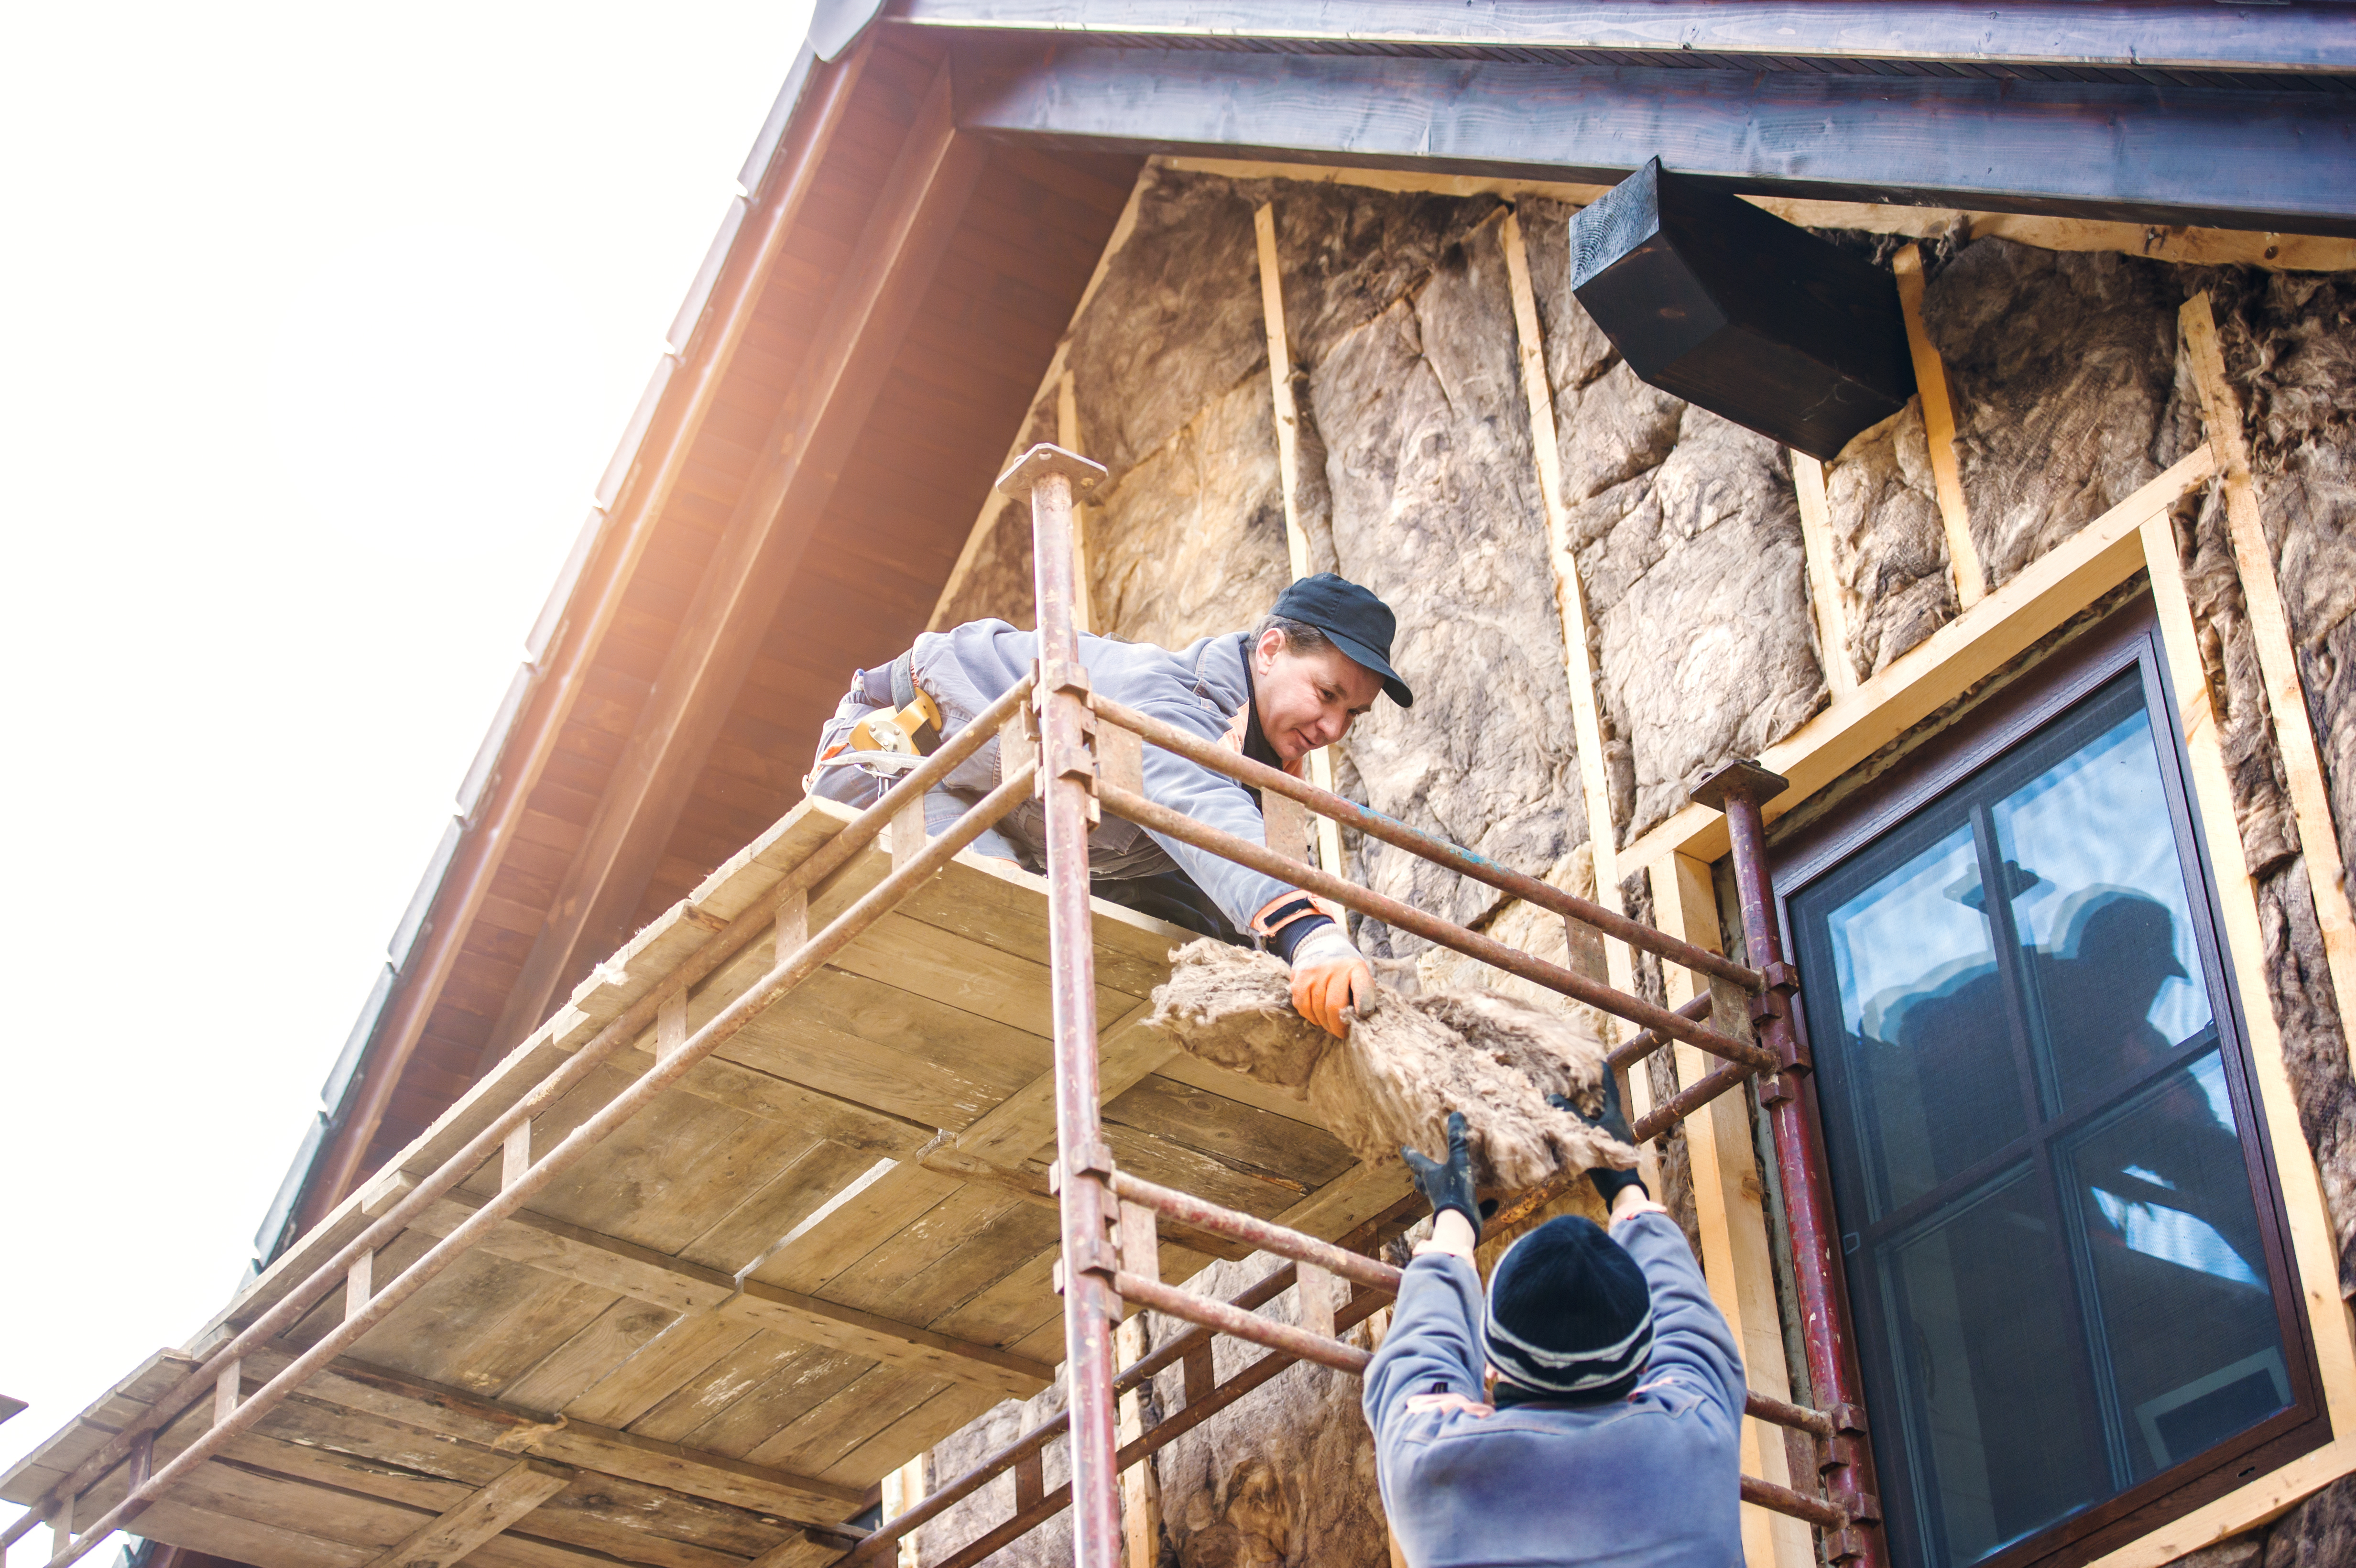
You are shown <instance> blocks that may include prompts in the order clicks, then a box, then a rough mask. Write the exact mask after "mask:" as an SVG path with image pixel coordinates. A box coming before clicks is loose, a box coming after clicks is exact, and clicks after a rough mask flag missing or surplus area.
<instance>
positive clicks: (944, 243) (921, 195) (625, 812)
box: [491, 63, 989, 1051]
mask: <svg viewBox="0 0 2356 1568" xmlns="http://www.w3.org/2000/svg"><path fill="white" fill-rule="evenodd" d="M988 157H989V154H988V151H987V149H986V148H985V147H983V146H982V144H980V143H978V142H976V141H974V140H973V139H972V138H970V137H966V136H962V135H959V134H958V131H957V128H956V125H955V123H954V122H953V120H952V118H951V115H950V102H949V71H948V65H947V64H946V63H944V64H943V65H941V66H940V67H939V68H938V69H937V70H936V71H935V73H934V79H933V81H932V85H931V87H930V89H929V90H928V91H927V92H926V96H925V99H924V101H923V103H922V105H921V106H920V107H919V109H918V110H917V112H916V123H915V124H914V126H913V127H912V128H911V129H910V131H909V133H908V135H907V137H906V139H905V141H904V142H903V143H902V144H901V148H900V153H899V156H898V158H897V160H896V162H895V163H894V166H893V169H892V173H891V175H890V176H889V177H888V179H887V180H886V182H885V184H884V187H883V191H882V193H881V194H880V195H879V196H878V197H877V200H876V204H875V207H874V208H873V212H872V213H871V215H870V217H869V218H868V220H867V222H866V224H865V225H864V227H863V228H862V230H861V233H860V238H859V241H858V244H857V246H856V247H855V248H854V249H853V251H852V252H851V258H850V260H849V261H848V262H847V263H846V264H845V266H844V269H843V272H842V276H841V282H840V283H838V284H837V286H836V288H835V291H834V293H833V296H832V298H831V299H830V301H829V303H828V304H827V307H826V310H825V313H824V315H823V317H822V325H821V326H820V328H819V335H818V336H817V337H816V338H815V339H814V340H813V341H812V342H811V344H810V346H809V350H808V351H807V353H806V354H805V355H804V357H803V359H802V362H801V365H800V367H799V368H798V370H797V371H796V373H795V376H794V378H793V380H792V382H791V384H790V389H789V390H788V392H787V398H786V400H785V402H784V405H783V406H782V407H781V408H780V409H779V410H778V412H777V414H776V419H775V420H774V421H773V422H772V424H771V426H770V429H769V432H768V437H767V439H766V441H765V442H764V443H763V444H762V448H761V455H760V458H759V461H758V462H757V464H755V468H754V470H753V473H752V475H751V476H750V477H749V478H748V479H747V480H746V481H745V485H744V490H743V491H742V493H741V494H740V495H739V496H738V497H737V501H736V504H735V506H734V508H733V509H732V510H731V512H730V515H729V518H728V521H727V524H726V526H725V528H723V532H722V534H721V539H720V542H719V545H718V547H717V548H716V549H714V550H713V552H712V560H711V562H710V564H709V565H708V566H707V567H706V568H705V570H704V572H703V576H702V579H701V582H700V583H699V585H698V587H697V590H696V594H695V598H694V600H693V601H692V602H691V604H690V605H689V607H688V611H687V615H686V618H685V620H684V623H683V624H682V625H681V627H680V633H679V635H678V637H677V638H676V640H675V641H674V642H673V643H672V645H671V648H670V651H669V655H668V656H666V658H665V659H664V662H663V666H662V670H661V673H660V674H659V675H658V676H657V677H656V679H655V684H654V688H653V691H652V692H651V694H650V695H649V697H648V704H647V709H646V710H645V711H644V712H642V713H641V714H640V715H639V718H638V720H637V725H636V726H635V728H634V729H633V731H632V732H631V734H630V738H629V740H628V741H627V743H626V746H625V748H624V750H623V753H622V757H621V760H620V761H619V763H616V767H615V770H614V775H613V778H612V780H611V781H610V782H609V783H608V784H607V785H606V788H605V794H604V795H603V796H602V797H601V798H600V800H599V801H598V804H597V808H596V814H595V815H594V816H593V817H592V818H591V819H590V823H589V827H588V830H587V832H586V834H585V835H584V841H583V843H582V846H581V848H580V849H579V850H578V851H577V852H576V853H575V854H574V856H573V860H572V864H571V866H570V868H569V869H568V870H567V872H566V875H565V880H564V882H563V884H562V887H561V888H560V890H559V891H558V894H557V898H556V901H555V903H554V905H553V907H552V909H551V910H550V912H549V917H548V920H547V922H546V923H544V924H543V925H542V927H541V933H540V935H539V937H538V939H537V940H536V941H535V942H534V943H533V944H532V948H531V952H530V956H528V957H527V958H526V959H525V961H524V965H523V970H522V973H521V974H520V975H519V976H518V978H517V980H516V983H515V985H514V987H513V988H512V989H511V990H510V991H509V995H508V1000H507V1005H506V1008H505V1009H504V1011H503V1012H502V1013H501V1015H500V1018H499V1021H498V1026H497V1027H496V1028H495V1029H493V1031H492V1036H491V1048H492V1049H493V1050H494V1051H498V1050H503V1049H504V1048H505V1047H506V1046H508V1045H509V1044H511V1043H512V1042H514V1041H515V1040H519V1039H521V1038H522V1037H523V1036H524V1035H525V1034H527V1033H529V1032H530V1029H531V1028H532V1027H533V1026H534V1025H535V1024H537V1023H538V1022H539V1021H540V1020H541V1019H542V1018H543V1017H545V1016H546V1015H547V1013H548V1010H549V1008H550V1007H551V1006H552V1004H553V1002H554V1000H555V999H556V997H557V996H558V993H559V991H560V989H561V987H563V986H564V985H565V984H566V983H567V982H568V981H569V980H570V979H571V978H572V977H573V976H575V975H577V974H579V973H580V972H582V971H583V970H584V969H585V968H586V967H587V965H589V964H590V963H592V962H594V958H595V955H598V954H600V953H603V952H605V950H606V949H608V948H609V947H611V946H612V945H613V944H615V943H616V942H617V941H619V940H620V939H621V938H622V937H624V936H626V934H627V933H628V929H629V925H630V923H631V921H632V919H633V916H634V914H635V912H636V911H637V906H638V903H639V901H640V900H641V899H642V898H643V897H644V895H645V892H646V889H647V884H648V881H649V880H651V878H652V877H653V875H654V872H655V869H656V868H657V866H658V865H659V863H660V860H661V858H662V854H663V850H664V847H665V845H666V844H667V843H668V842H669V838H670V836H671V832H672V830H673V828H674V827H676V826H677V824H678V821H679V816H680V812H681V811H682V810H684V809H685V807H686V805H687V803H688V801H689V799H690V798H691V795H692V794H693V792H694V788H695V782H696V779H697V776H698V774H699V773H700V771H701V766H702V763H703V760H704V758H705V756H706V755H707V754H708V753H709V752H710V750H711V747H712V741H713V739H714V738H715V737H716V736H717V734H718V733H719V731H720V726H721V725H722V723H723V721H724V720H725V719H726V718H727V714H728V710H729V708H730V706H731V704H732V703H734V700H735V697H736V694H737V691H738V689H739V688H741V687H742V686H743V684H744V676H745V673H746V672H747V671H748V670H749V669H750V668H751V666H752V663H753V661H754V659H755V657H756V656H758V655H759V652H760V648H761V643H762V639H763V637H764V636H765V635H766V633H767V631H768V628H769V624H770V623H771V621H772V620H773V619H774V618H775V616H776V607H777V604H778V602H779V601H780V599H781V598H782V597H783V596H784V593H785V591H786V587H787V583H788V581H790V580H791V578H792V576H793V573H794V571H795V569H796V568H797V567H798V566H799V564H800V562H801V558H802V552H803V550H804V549H806V548H807V546H808V544H809V539H810V536H811V534H812V533H813V532H814V531H815V529H816V528H817V526H818V522H819V517H820V515H821V514H822V513H823V512H824V511H825V509H826V506H827V503H828V502H829V500H830V498H831V497H832V496H833V493H834V486H835V482H836V481H837V479H838V478H840V476H841V471H842V468H843V464H844V463H845V461H846V460H847V458H848V456H849V454H850V452H851V443H853V442H854V441H855V440H856V438H857V436H858V434H859V432H860V430H861V429H862V427H863V426H864V424H865V423H866V421H867V416H868V413H869V411H871V410H872V409H873V406H874V403H875V400H876V397H877V395H878V394H879V393H880V392H881V391H882V389H883V382H884V379H885V378H886V377H887V375H888V374H889V372H890V367H891V361H892V358H893V357H894V354H896V353H897V351H898V349H899V346H900V343H901V341H902V339H903V338H904V337H905V334H906V332H907V328H908V325H909V323H910V321H911V320H912V319H913V318H914V316H915V315H916V309H917V307H918V305H919V304H921V303H922V300H923V298H924V294H925V291H926V288H927V287H928V286H929V285H930V283H931V282H932V279H933V275H934V272H936V270H937V267H938V265H939V262H940V259H941V256H942V255H943V253H944V252H945V251H947V250H948V242H949V239H950V237H951V235H952V234H953V232H954V231H955V229H956V227H957V223H958V219H959V217H960V216H961V215H962V214H963V212H964V210H965V206H966V202H967V200H968V199H969V197H970V196H971V195H972V192H973V188H974V186H975V183H976V182H977V181H978V180H979V179H980V175H981V171H982V167H983V165H984V164H985V163H986V162H987V161H988Z"/></svg>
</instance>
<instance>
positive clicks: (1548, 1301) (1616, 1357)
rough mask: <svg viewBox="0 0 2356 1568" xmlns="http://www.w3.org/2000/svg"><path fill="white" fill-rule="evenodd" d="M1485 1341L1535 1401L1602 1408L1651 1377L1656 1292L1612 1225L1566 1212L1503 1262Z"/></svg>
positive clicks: (1493, 1284) (1508, 1378) (1505, 1373)
mask: <svg viewBox="0 0 2356 1568" xmlns="http://www.w3.org/2000/svg"><path fill="white" fill-rule="evenodd" d="M1481 1339H1482V1346H1483V1349H1485V1350H1486V1351H1487V1352H1488V1356H1489V1360H1490V1362H1491V1364H1492V1365H1494V1367H1495V1368H1496V1369H1497V1371H1498V1374H1499V1376H1500V1377H1501V1378H1502V1379H1503V1380H1504V1381H1505V1382H1510V1383H1512V1384H1514V1385H1515V1386H1516V1387H1517V1388H1518V1389H1520V1390H1524V1391H1526V1392H1527V1394H1528V1395H1535V1396H1536V1397H1537V1398H1539V1399H1558V1400H1569V1401H1574V1402H1576V1403H1581V1404H1600V1403H1604V1402H1606V1401H1609V1400H1615V1399H1620V1398H1622V1397H1623V1396H1625V1395H1626V1394H1627V1393H1628V1392H1629V1391H1631V1390H1632V1389H1633V1388H1634V1387H1635V1386H1636V1381H1637V1380H1638V1379H1639V1378H1641V1377H1642V1376H1644V1363H1645V1361H1646V1360H1648V1359H1650V1357H1651V1356H1652V1353H1653V1293H1652V1292H1651V1291H1650V1290H1649V1289H1647V1288H1646V1287H1645V1285H1644V1271H1643V1270H1641V1269H1639V1268H1638V1267H1637V1266H1636V1260H1635V1259H1633V1258H1632V1257H1630V1256H1629V1255H1628V1254H1627V1253H1625V1252H1623V1251H1622V1250H1621V1246H1620V1243H1617V1242H1615V1241H1613V1240H1612V1238H1611V1237H1610V1236H1608V1235H1606V1234H1604V1232H1603V1230H1602V1227H1601V1226H1599V1225H1597V1224H1596V1223H1595V1221H1592V1220H1583V1219H1581V1218H1580V1217H1579V1216H1578V1215H1576V1214H1564V1215H1561V1216H1558V1218H1555V1219H1552V1220H1548V1221H1547V1222H1546V1223H1545V1224H1543V1225H1540V1226H1539V1227H1538V1228H1537V1230H1535V1231H1532V1232H1530V1233H1529V1234H1528V1235H1526V1236H1524V1237H1523V1238H1522V1239H1521V1240H1520V1241H1517V1242H1515V1243H1514V1244H1513V1245H1512V1246H1510V1247H1508V1248H1506V1249H1505V1256H1504V1257H1502V1258H1500V1259H1498V1260H1497V1266H1496V1267H1495V1268H1494V1270H1492V1271H1491V1272H1490V1275H1489V1310H1488V1313H1487V1316H1486V1321H1485V1322H1484V1323H1483V1326H1482V1330H1481ZM1500 1387H1501V1391H1502V1389H1503V1384H1502V1383H1501V1385H1500Z"/></svg>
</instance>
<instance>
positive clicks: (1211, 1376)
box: [1178, 1343, 1219, 1404]
mask: <svg viewBox="0 0 2356 1568" xmlns="http://www.w3.org/2000/svg"><path fill="white" fill-rule="evenodd" d="M1178 1364H1179V1366H1180V1368H1181V1369H1182V1370H1183V1372H1184V1374H1185V1399H1186V1403H1188V1404H1195V1403H1200V1402H1201V1401H1203V1400H1206V1399H1208V1398H1210V1397H1211V1391H1212V1390H1213V1389H1215V1388H1216V1387H1217V1386H1218V1381H1219V1380H1218V1378H1217V1376H1216V1375H1215V1373H1214V1372H1213V1371H1212V1368H1211V1347H1210V1346H1209V1345H1208V1344H1207V1343H1206V1344H1205V1345H1203V1346H1202V1347H1201V1348H1200V1349H1193V1350H1189V1351H1187V1352H1186V1354H1185V1355H1184V1356H1183V1357H1181V1358H1180V1359H1179V1362H1178Z"/></svg>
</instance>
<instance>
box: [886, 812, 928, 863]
mask: <svg viewBox="0 0 2356 1568" xmlns="http://www.w3.org/2000/svg"><path fill="white" fill-rule="evenodd" d="M883 837H884V841H885V843H886V844H887V845H889V846H890V848H891V851H892V865H893V868H894V869H895V870H896V869H898V868H900V867H902V866H905V865H906V864H907V863H908V862H909V861H911V860H913V859H916V857H917V856H919V855H921V854H923V853H924V852H925V800H924V796H922V795H918V796H917V797H916V799H915V800H912V801H910V802H909V803H908V804H907V805H904V806H902V807H901V808H900V809H899V810H898V811H895V812H894V813H893V814H892V821H891V825H890V826H889V827H885V828H884V829H883Z"/></svg>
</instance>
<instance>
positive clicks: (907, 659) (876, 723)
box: [803, 653, 941, 787]
mask: <svg viewBox="0 0 2356 1568" xmlns="http://www.w3.org/2000/svg"><path fill="white" fill-rule="evenodd" d="M915 657H916V656H915V655H914V654H913V653H905V654H902V655H901V656H899V657H898V658H896V659H894V660H893V661H892V662H891V664H890V665H888V666H886V667H884V668H883V669H862V670H861V671H860V672H859V674H858V676H857V677H855V678H854V679H853V680H852V682H851V695H852V696H854V697H856V698H858V699H860V700H861V701H862V702H865V703H869V704H871V705H873V706H874V707H876V708H879V709H883V712H880V713H870V714H869V715H867V717H865V718H864V719H862V720H860V721H859V722H858V723H857V724H855V725H853V726H852V727H851V733H850V734H849V735H848V736H846V737H845V738H844V739H843V740H842V741H840V742H838V743H837V744H835V745H832V746H830V747H828V748H827V750H826V752H824V754H823V755H821V756H820V757H819V767H826V766H828V765H830V764H837V763H866V764H868V765H870V766H873V765H876V764H878V763H887V764H888V763H889V762H890V760H891V759H893V758H895V757H898V758H908V759H914V758H917V757H928V756H931V755H932V754H933V752H934V751H935V750H936V749H937V748H938V747H939V745H940V743H941V710H940V708H939V706H938V705H937V704H936V703H935V702H934V701H933V699H932V698H931V696H930V695H929V694H927V693H926V692H924V691H922V690H919V689H918V688H917V686H916V674H915ZM900 765H901V766H904V767H905V766H908V765H913V763H902V764H900ZM803 784H804V786H805V787H808V784H809V780H807V779H805V780H804V781H803Z"/></svg>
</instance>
